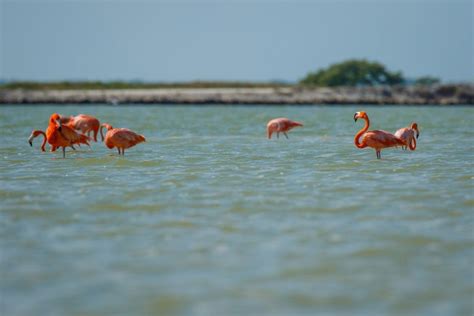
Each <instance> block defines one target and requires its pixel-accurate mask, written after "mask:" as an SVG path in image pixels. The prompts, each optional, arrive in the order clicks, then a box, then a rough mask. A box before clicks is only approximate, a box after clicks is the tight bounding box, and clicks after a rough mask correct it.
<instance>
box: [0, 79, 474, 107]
mask: <svg viewBox="0 0 474 316" xmlns="http://www.w3.org/2000/svg"><path fill="white" fill-rule="evenodd" d="M51 103H52V104H114V105H119V104H201V105H206V104H208V105H212V104H222V105H239V104H242V105H331V104H367V105H369V104H373V105H377V104H387V105H388V104H392V105H474V84H457V85H438V86H407V87H405V86H398V87H337V88H306V87H298V86H286V87H285V86H283V87H225V88H154V89H0V104H51Z"/></svg>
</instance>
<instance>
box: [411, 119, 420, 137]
mask: <svg viewBox="0 0 474 316" xmlns="http://www.w3.org/2000/svg"><path fill="white" fill-rule="evenodd" d="M411 129H413V130H415V131H416V138H417V139H418V136H420V131H419V130H418V124H416V123H415V122H413V123H411Z"/></svg>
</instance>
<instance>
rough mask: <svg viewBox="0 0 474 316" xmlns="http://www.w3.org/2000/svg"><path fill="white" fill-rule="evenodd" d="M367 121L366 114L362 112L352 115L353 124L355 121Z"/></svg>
mask: <svg viewBox="0 0 474 316" xmlns="http://www.w3.org/2000/svg"><path fill="white" fill-rule="evenodd" d="M360 118H361V119H368V118H369V117H368V116H367V113H365V112H364V111H360V112H356V113H355V114H354V122H357V119H360Z"/></svg>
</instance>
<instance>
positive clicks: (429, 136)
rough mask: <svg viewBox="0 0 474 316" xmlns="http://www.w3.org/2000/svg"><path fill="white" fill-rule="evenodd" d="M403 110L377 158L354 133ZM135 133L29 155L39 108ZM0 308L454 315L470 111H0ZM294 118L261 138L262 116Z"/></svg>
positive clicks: (458, 304)
mask: <svg viewBox="0 0 474 316" xmlns="http://www.w3.org/2000/svg"><path fill="white" fill-rule="evenodd" d="M357 110H366V111H367V112H368V114H369V116H370V119H371V122H372V128H373V129H385V130H389V131H392V132H394V131H395V130H396V129H397V128H400V127H403V126H407V125H408V124H409V123H410V122H412V121H417V122H418V124H419V126H420V127H421V136H420V138H419V139H418V148H417V150H416V151H414V152H411V151H402V150H401V149H388V150H384V151H382V160H377V159H376V156H375V152H374V151H373V150H372V149H364V150H360V149H357V148H355V146H354V144H353V136H354V134H355V133H356V132H357V131H358V130H359V129H360V128H362V126H363V122H361V121H358V122H356V123H355V122H354V120H353V114H354V112H355V111H357ZM56 111H57V112H59V113H63V114H78V113H86V114H92V115H95V116H97V117H98V118H100V119H101V121H102V122H108V123H110V124H112V125H113V126H115V127H128V128H130V129H133V130H135V131H137V132H139V133H141V134H144V135H145V136H146V138H147V142H146V143H144V144H140V145H138V146H137V147H134V148H132V149H130V150H128V151H127V152H126V153H125V154H126V155H125V157H120V156H118V155H117V152H116V151H111V150H108V149H107V148H105V146H104V145H103V143H93V144H92V146H91V149H88V148H86V147H82V148H80V149H79V150H77V151H76V152H73V151H72V150H70V149H68V150H67V157H66V159H62V155H61V152H60V151H58V152H55V153H51V152H45V153H42V152H41V151H40V150H39V146H40V143H41V139H40V138H38V139H36V140H35V143H34V146H33V148H31V147H30V146H29V145H28V143H27V138H28V136H29V134H30V132H31V130H33V129H45V128H46V126H47V121H48V117H49V115H50V114H51V113H53V112H56ZM0 115H1V116H0V128H1V142H0V176H1V178H0V180H1V182H0V199H1V204H0V207H1V212H0V224H1V227H0V228H1V230H0V232H1V235H0V238H1V239H0V246H1V248H0V255H1V267H0V272H1V281H0V299H1V312H0V314H2V315H206V316H207V315H315V314H319V315H334V314H335V315H471V314H472V313H473V295H474V285H473V284H474V271H473V265H474V260H473V258H474V251H473V249H474V248H473V245H474V236H473V227H474V221H473V219H474V217H473V208H474V194H473V188H474V186H473V182H474V170H473V161H474V160H473V156H474V148H473V147H474V128H473V127H474V126H473V125H474V123H473V122H474V109H473V108H469V107H396V106H392V107H382V106H379V107H363V106H354V107H352V106H344V107H338V106H328V107H291V106H288V107H270V106H268V107H214V106H213V107H199V106H188V107H186V106H184V107H178V106H165V107H151V106H119V107H113V106H88V107H85V106H67V107H64V106H12V107H5V106H3V107H1V108H0ZM280 116H286V117H289V118H292V119H295V120H299V121H302V122H303V123H304V124H305V126H304V127H303V128H297V129H294V130H293V131H291V132H290V134H289V136H290V139H289V140H286V139H285V138H284V137H280V139H272V140H268V139H266V137H265V125H266V122H267V121H268V120H269V119H271V118H274V117H280Z"/></svg>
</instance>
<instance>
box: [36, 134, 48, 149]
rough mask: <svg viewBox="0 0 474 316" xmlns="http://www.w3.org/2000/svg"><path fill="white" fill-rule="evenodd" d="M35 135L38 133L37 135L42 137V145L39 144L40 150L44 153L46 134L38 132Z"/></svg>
mask: <svg viewBox="0 0 474 316" xmlns="http://www.w3.org/2000/svg"><path fill="white" fill-rule="evenodd" d="M37 133H38V135H43V143H42V144H41V150H42V151H46V150H45V146H46V141H47V138H46V133H45V132H43V131H38V132H37Z"/></svg>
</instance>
